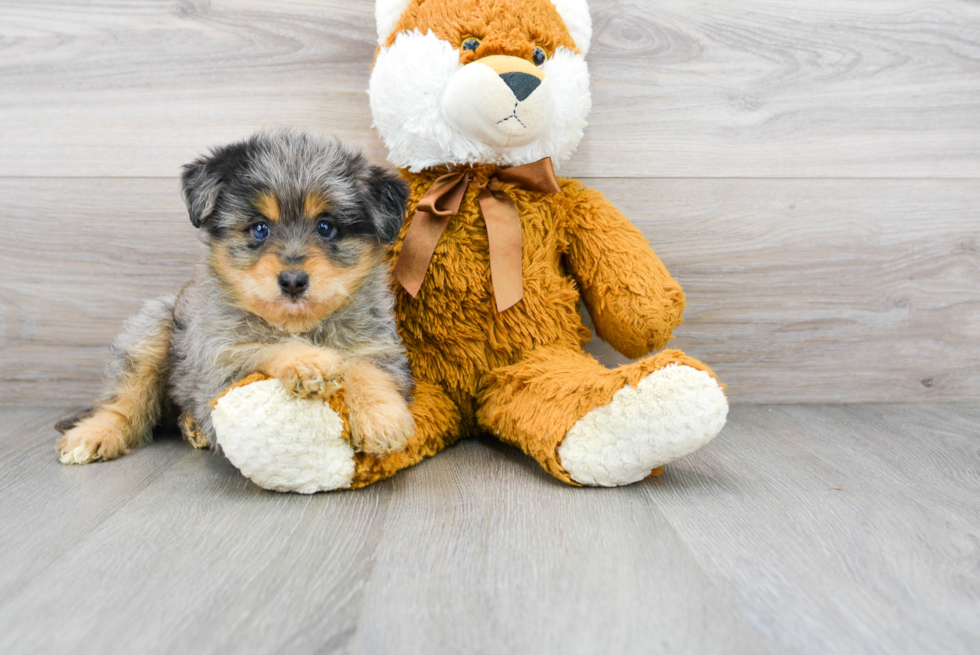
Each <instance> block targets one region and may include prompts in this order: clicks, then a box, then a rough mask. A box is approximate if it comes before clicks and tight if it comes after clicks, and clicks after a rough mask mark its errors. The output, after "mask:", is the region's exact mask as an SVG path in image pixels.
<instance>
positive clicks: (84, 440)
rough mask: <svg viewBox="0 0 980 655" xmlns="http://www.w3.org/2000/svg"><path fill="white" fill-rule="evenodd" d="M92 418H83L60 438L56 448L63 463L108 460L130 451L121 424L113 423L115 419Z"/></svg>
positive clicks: (86, 462)
mask: <svg viewBox="0 0 980 655" xmlns="http://www.w3.org/2000/svg"><path fill="white" fill-rule="evenodd" d="M97 416H98V415H96V417H97ZM96 417H92V418H96ZM92 418H90V419H86V420H83V421H82V422H81V423H79V424H78V425H76V426H75V427H74V428H72V429H71V430H69V431H68V432H66V433H65V435H64V436H63V437H61V438H60V439H58V441H57V443H56V444H55V448H57V450H58V459H60V460H61V463H62V464H88V463H89V462H95V461H97V460H104V461H108V460H110V459H115V458H117V457H121V456H122V455H125V454H126V453H128V452H129V448H128V447H127V446H126V437H125V435H124V434H123V432H122V430H121V429H120V427H119V426H116V425H113V423H114V421H111V420H110V421H93V420H92Z"/></svg>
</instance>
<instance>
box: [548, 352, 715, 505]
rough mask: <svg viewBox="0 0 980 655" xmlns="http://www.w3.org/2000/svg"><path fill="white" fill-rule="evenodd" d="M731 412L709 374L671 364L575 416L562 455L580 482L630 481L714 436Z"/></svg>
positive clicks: (610, 483) (563, 462)
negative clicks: (599, 404)
mask: <svg viewBox="0 0 980 655" xmlns="http://www.w3.org/2000/svg"><path fill="white" fill-rule="evenodd" d="M727 416H728V401H727V400H726V399H725V394H724V392H723V391H722V390H721V387H720V386H719V385H718V383H717V382H715V380H714V379H713V378H712V377H711V376H710V375H708V374H707V373H705V372H704V371H699V370H697V369H694V368H691V367H690V366H683V365H678V364H672V365H670V366H666V367H664V368H662V369H659V370H657V371H654V372H653V373H650V374H649V375H647V376H646V377H645V378H643V379H642V380H640V382H639V384H637V386H636V387H635V388H634V387H631V386H626V387H623V388H622V389H620V390H619V391H617V392H616V395H615V396H613V399H612V402H610V403H609V404H608V405H606V406H604V407H597V408H596V409H593V410H592V411H591V412H589V413H588V414H586V415H585V416H583V417H582V418H580V419H579V420H578V421H576V422H575V425H573V426H572V428H571V429H570V430H569V431H568V434H567V435H566V436H565V439H564V440H563V441H562V443H561V445H560V446H559V447H558V456H559V458H560V460H561V465H562V467H563V468H564V469H565V470H566V471H567V472H568V474H569V475H570V476H571V478H572V480H574V481H575V482H578V483H579V484H584V485H597V486H603V487H615V486H619V485H624V484H630V483H633V482H637V481H639V480H642V479H643V478H645V477H647V476H649V475H650V473H651V471H653V470H654V469H656V468H658V467H660V466H663V465H664V464H667V463H668V462H671V461H674V460H676V459H679V458H681V457H683V456H684V455H687V454H689V453H692V452H694V451H695V450H697V449H698V448H700V447H701V446H703V445H705V444H706V443H708V442H709V441H711V440H712V439H713V438H714V437H715V436H716V435H717V434H718V433H719V432H720V431H721V429H722V427H724V425H725V420H726V418H727Z"/></svg>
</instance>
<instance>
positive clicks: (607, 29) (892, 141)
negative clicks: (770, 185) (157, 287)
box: [0, 0, 980, 178]
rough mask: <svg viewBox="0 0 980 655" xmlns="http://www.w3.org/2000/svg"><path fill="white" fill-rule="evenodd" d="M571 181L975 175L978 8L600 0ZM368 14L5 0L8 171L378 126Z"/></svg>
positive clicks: (366, 141) (852, 1)
mask: <svg viewBox="0 0 980 655" xmlns="http://www.w3.org/2000/svg"><path fill="white" fill-rule="evenodd" d="M591 6H592V14H593V19H594V22H595V27H596V30H595V38H594V45H593V48H592V51H591V53H590V62H591V69H592V74H593V95H594V100H595V102H594V105H595V108H594V111H593V114H592V117H591V127H590V128H589V130H588V131H587V136H586V139H585V141H584V142H583V144H582V146H581V148H580V150H579V153H578V154H577V155H576V156H575V157H574V159H573V161H572V162H571V163H570V164H569V165H568V167H567V168H566V170H565V173H566V174H568V175H572V176H579V177H623V176H635V177H972V178H976V177H980V128H978V124H977V120H976V116H977V115H978V114H980V5H977V3H975V2H970V1H968V0H944V1H940V2H925V1H922V0H902V1H901V2H890V3H883V2H878V1H875V0H832V1H828V2H822V3H819V4H814V3H800V2H784V1H782V0H745V1H743V2H738V3H733V2H722V1H715V0H712V1H710V2H703V3H697V4H691V3H689V2H685V1H684V0H665V1H661V2H656V3H641V2H616V1H611V0H593V2H592V3H591ZM372 8H373V4H372V3H371V2H366V1H365V2H358V3H351V2H340V1H338V0H323V1H321V2H312V1H310V0H287V1H284V2H277V3H274V4H270V3H266V2H258V1H256V0H248V1H241V2H230V1H228V2H218V1H215V2H205V1H202V0H179V1H174V0H142V1H140V2H116V1H113V0H99V1H97V2H82V1H80V0H74V1H72V0H58V1H52V2H44V3H39V2H35V1H34V0H2V1H0V54H2V55H3V56H2V57H0V143H2V144H3V148H2V149H0V175H6V176H25V175H27V176H44V175H55V176H81V177H85V176H111V177H118V176H160V177H171V176H174V175H175V174H176V171H177V169H178V167H179V166H180V165H181V164H183V163H185V162H187V161H189V160H190V159H191V158H192V157H193V156H195V155H196V154H197V153H199V152H200V151H201V150H202V149H203V148H205V147H206V146H209V145H214V144H218V143H222V142H225V141H228V140H231V139H235V138H240V137H244V136H246V135H248V134H249V133H251V132H252V131H254V130H255V129H257V128H259V127H262V126H274V125H280V124H285V125H292V126H297V127H304V128H310V129H317V130H323V131H329V132H333V133H336V134H338V135H340V136H341V137H343V138H345V139H347V140H349V141H350V142H352V143H353V144H355V145H357V146H360V147H362V148H364V149H365V150H366V151H367V152H368V153H369V154H370V155H371V156H372V157H373V158H375V159H378V160H380V159H383V158H384V154H385V153H384V149H383V146H382V144H381V142H380V141H379V139H378V138H377V137H376V136H375V135H374V133H373V132H372V131H371V129H370V124H371V119H370V115H369V111H368V104H367V95H366V92H365V90H366V88H367V80H368V75H369V73H370V66H371V62H372V59H373V52H374V40H375V39H374V28H373V12H372Z"/></svg>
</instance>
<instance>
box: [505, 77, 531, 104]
mask: <svg viewBox="0 0 980 655" xmlns="http://www.w3.org/2000/svg"><path fill="white" fill-rule="evenodd" d="M500 78H501V79H502V80H503V81H504V84H506V85H507V86H509V87H510V90H511V91H513V92H514V95H515V96H517V99H518V100H520V101H521V102H524V101H525V100H526V99H527V97H528V96H529V95H531V94H532V93H534V90H535V89H536V88H538V87H539V86H541V80H539V79H538V78H536V77H535V76H533V75H529V74H527V73H503V74H501V75H500Z"/></svg>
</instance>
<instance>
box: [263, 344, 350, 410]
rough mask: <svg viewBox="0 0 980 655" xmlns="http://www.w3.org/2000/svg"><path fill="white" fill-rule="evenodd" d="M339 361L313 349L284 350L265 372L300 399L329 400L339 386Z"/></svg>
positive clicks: (320, 350) (327, 353) (322, 350)
mask: <svg viewBox="0 0 980 655" xmlns="http://www.w3.org/2000/svg"><path fill="white" fill-rule="evenodd" d="M340 364H341V360H340V357H339V356H338V355H337V354H336V353H334V352H332V351H329V350H324V349H321V348H315V347H313V346H296V347H290V348H285V349H283V351H282V352H280V353H278V354H277V356H276V357H275V358H273V359H272V361H270V362H269V363H268V364H267V366H266V368H267V369H268V372H269V374H270V375H271V376H272V377H274V378H276V379H277V380H279V381H280V382H282V385H283V386H284V387H286V390H287V391H289V392H290V393H293V394H295V395H297V396H299V397H300V398H329V397H330V396H332V395H333V394H334V393H335V392H336V391H337V390H338V389H340V387H341V384H340V382H339V381H338V380H339V379H340Z"/></svg>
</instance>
